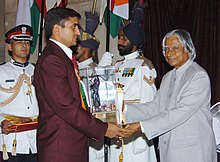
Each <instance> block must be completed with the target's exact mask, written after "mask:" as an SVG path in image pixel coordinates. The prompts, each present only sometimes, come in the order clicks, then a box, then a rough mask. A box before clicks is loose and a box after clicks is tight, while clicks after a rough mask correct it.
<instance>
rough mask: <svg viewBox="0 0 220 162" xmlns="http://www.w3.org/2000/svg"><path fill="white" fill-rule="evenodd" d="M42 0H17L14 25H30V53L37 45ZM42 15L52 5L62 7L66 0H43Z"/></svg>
mask: <svg viewBox="0 0 220 162" xmlns="http://www.w3.org/2000/svg"><path fill="white" fill-rule="evenodd" d="M42 2H43V0H18V8H17V15H16V26H17V25H20V24H26V25H30V26H31V27H32V28H33V36H34V38H33V46H32V47H31V53H32V54H33V53H34V51H35V48H36V45H37V40H38V33H39V24H40V14H41V4H42ZM44 2H45V3H44V4H45V5H44V16H45V15H46V12H47V11H48V10H49V9H51V8H53V7H57V6H59V7H63V6H62V5H63V4H64V5H65V6H66V5H67V2H68V0H44Z"/></svg>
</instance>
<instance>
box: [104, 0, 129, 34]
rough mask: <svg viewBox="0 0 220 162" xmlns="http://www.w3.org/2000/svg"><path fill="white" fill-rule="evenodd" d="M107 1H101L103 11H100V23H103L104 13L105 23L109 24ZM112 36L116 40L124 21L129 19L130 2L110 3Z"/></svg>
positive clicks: (113, 1) (123, 0)
mask: <svg viewBox="0 0 220 162" xmlns="http://www.w3.org/2000/svg"><path fill="white" fill-rule="evenodd" d="M106 6H107V1H106V0H102V1H101V10H100V22H101V21H102V17H103V13H104V10H105V14H104V22H105V24H107V14H106ZM109 6H110V34H111V36H112V38H115V37H116V36H117V35H118V33H119V31H120V26H121V21H122V19H126V20H127V19H128V18H129V3H128V0H111V1H110V5H109Z"/></svg>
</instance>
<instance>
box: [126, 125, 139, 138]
mask: <svg viewBox="0 0 220 162" xmlns="http://www.w3.org/2000/svg"><path fill="white" fill-rule="evenodd" d="M125 129H127V130H128V132H129V133H130V134H129V136H131V135H133V134H135V133H136V132H139V131H141V124H140V122H135V123H131V124H127V125H126V127H125Z"/></svg>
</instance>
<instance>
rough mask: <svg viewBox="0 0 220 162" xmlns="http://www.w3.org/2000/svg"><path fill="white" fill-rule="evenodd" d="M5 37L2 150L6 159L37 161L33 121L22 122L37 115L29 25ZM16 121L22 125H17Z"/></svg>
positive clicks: (0, 111)
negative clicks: (7, 56)
mask: <svg viewBox="0 0 220 162" xmlns="http://www.w3.org/2000/svg"><path fill="white" fill-rule="evenodd" d="M5 37H6V42H7V43H8V50H9V53H10V55H11V56H12V59H11V60H10V61H9V62H6V63H3V64H1V66H0V74H1V78H0V122H1V131H2V135H1V136H0V146H1V147H0V149H1V154H2V156H3V161H7V162H11V161H13V162H27V161H28V162H37V148H36V129H34V128H36V123H35V124H33V125H31V127H26V125H25V124H24V123H31V122H32V121H36V117H37V116H38V103H37V99H36V96H35V89H34V87H33V85H32V82H33V77H32V76H33V73H34V65H33V64H30V63H29V62H28V58H29V54H30V46H31V43H32V37H33V36H32V28H31V27H30V26H28V25H23V24H22V25H19V26H16V27H14V28H13V29H11V30H9V31H8V32H7V33H6V34H5ZM32 123H33V122H32ZM15 124H23V126H24V127H22V129H19V127H16V125H15ZM29 126H30V125H29Z"/></svg>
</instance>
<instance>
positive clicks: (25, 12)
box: [16, 0, 40, 54]
mask: <svg viewBox="0 0 220 162" xmlns="http://www.w3.org/2000/svg"><path fill="white" fill-rule="evenodd" d="M39 20H40V11H39V9H38V7H37V5H36V3H35V1H34V0H19V1H18V8H17V15H16V26H17V25H20V24H26V25H30V26H32V28H33V44H32V45H33V46H32V47H31V53H32V54H33V53H34V50H35V48H36V44H37V38H38V30H39V22H40V21H39Z"/></svg>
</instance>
